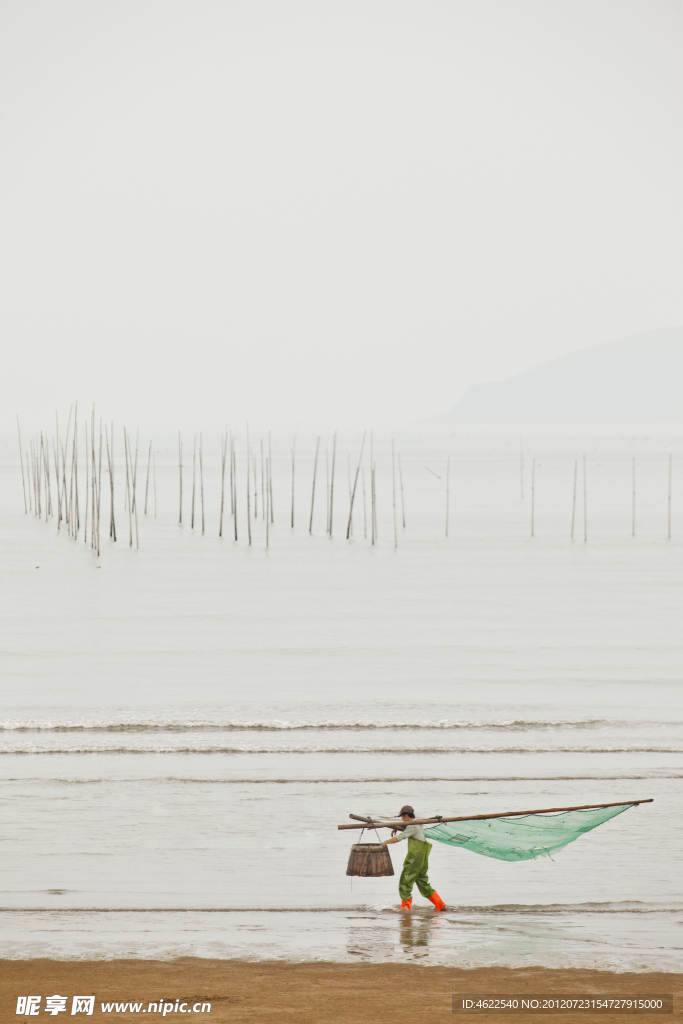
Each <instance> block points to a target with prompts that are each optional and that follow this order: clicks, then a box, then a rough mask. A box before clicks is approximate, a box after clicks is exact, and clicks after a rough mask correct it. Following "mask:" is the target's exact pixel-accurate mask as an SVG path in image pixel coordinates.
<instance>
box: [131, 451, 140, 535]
mask: <svg viewBox="0 0 683 1024" xmlns="http://www.w3.org/2000/svg"><path fill="white" fill-rule="evenodd" d="M129 446H130V442H129ZM137 468H138V439H137V436H136V438H135V472H134V473H133V509H134V511H135V547H136V548H139V547H140V534H139V532H138V503H137V501H136V496H135V488H136V486H137Z"/></svg>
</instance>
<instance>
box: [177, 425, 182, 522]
mask: <svg viewBox="0 0 683 1024" xmlns="http://www.w3.org/2000/svg"><path fill="white" fill-rule="evenodd" d="M178 473H179V474H180V505H179V512H178V522H179V523H180V524H182V521H183V442H182V438H181V437H180V431H178Z"/></svg>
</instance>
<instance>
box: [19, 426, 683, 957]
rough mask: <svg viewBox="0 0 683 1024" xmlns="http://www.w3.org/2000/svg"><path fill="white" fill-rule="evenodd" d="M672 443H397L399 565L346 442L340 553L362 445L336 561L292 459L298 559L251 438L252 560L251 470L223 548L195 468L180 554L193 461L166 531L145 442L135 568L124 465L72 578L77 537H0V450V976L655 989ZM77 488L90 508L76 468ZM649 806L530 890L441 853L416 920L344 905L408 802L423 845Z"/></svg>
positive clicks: (323, 486)
mask: <svg viewBox="0 0 683 1024" xmlns="http://www.w3.org/2000/svg"><path fill="white" fill-rule="evenodd" d="M682 442H683V438H681V437H680V436H677V437H671V436H668V435H666V434H663V433H654V434H653V433H650V434H646V433H644V432H642V431H641V432H640V433H634V432H630V433H629V432H627V431H621V432H620V431H612V432H610V433H609V434H608V433H605V434H603V435H601V436H599V437H598V436H592V435H588V434H583V435H570V434H556V435H554V436H548V435H546V436H541V435H534V434H531V433H529V434H528V436H525V437H524V438H522V439H521V448H520V438H519V436H518V435H514V436H513V435H510V436H494V435H491V434H486V433H474V432H470V433H469V434H466V435H460V434H458V435H457V436H455V435H453V434H452V433H451V432H450V431H446V430H444V431H441V432H438V433H435V432H430V433H426V432H425V433H424V434H422V435H420V434H418V433H416V434H414V435H411V436H407V435H402V436H398V437H397V439H396V449H397V452H400V455H401V465H400V472H399V467H398V461H397V462H396V493H397V499H396V508H397V511H396V523H397V525H396V534H397V540H398V546H397V547H395V541H394V513H393V487H392V462H391V449H390V439H388V438H386V437H382V438H381V439H377V438H375V439H373V454H374V458H375V461H376V480H377V497H376V507H377V520H378V543H377V544H375V545H374V546H373V545H372V544H371V536H370V534H371V501H370V462H369V443H368V441H367V440H366V447H365V451H364V455H363V470H364V472H361V473H360V474H359V477H358V485H357V490H356V498H355V504H354V516H353V533H352V537H351V539H350V541H347V540H346V536H345V535H346V528H347V523H348V515H349V480H350V481H351V486H352V485H353V479H354V477H355V471H356V463H357V460H358V453H359V448H360V437H358V438H356V437H350V438H344V437H340V438H339V439H338V447H337V453H336V476H335V498H334V520H333V537H332V539H329V538H328V537H327V536H326V519H327V504H328V500H329V499H328V493H327V480H328V479H329V470H327V471H326V460H325V453H326V449H327V465H328V466H329V464H330V460H331V439H330V438H323V439H322V441H321V448H320V455H319V462H318V477H317V489H316V499H315V506H314V511H313V527H312V533H309V522H310V513H311V489H312V471H313V461H314V452H315V438H304V437H301V438H298V439H297V455H296V474H295V480H296V491H295V527H294V529H292V528H291V525H290V517H291V462H290V456H289V447H290V446H291V441H287V440H284V439H278V440H277V442H276V443H273V445H272V448H273V464H274V478H273V498H274V509H273V513H274V522H273V524H272V526H271V528H270V530H269V548H268V550H266V546H265V523H264V520H263V509H262V501H261V498H262V495H261V489H262V484H261V479H262V478H261V466H260V447H259V443H258V441H257V443H256V444H255V445H254V453H255V463H254V468H255V473H254V471H253V469H252V473H251V483H250V488H251V490H252V492H253V486H254V477H256V488H257V505H256V508H257V518H256V519H253V520H252V524H251V525H252V544H251V546H249V543H248V535H247V522H246V459H245V438H244V437H239V438H238V439H237V472H238V480H237V487H238V490H237V500H238V541H237V542H235V541H234V539H232V530H233V521H232V519H231V518H230V515H229V512H230V504H229V503H230V496H229V489H228V488H226V508H227V511H226V513H224V515H225V521H224V532H225V533H226V534H227V536H224V537H223V538H219V537H218V511H219V506H220V456H219V446H220V442H219V439H218V438H207V439H205V441H204V446H205V447H204V453H203V463H204V501H205V533H204V535H202V532H201V508H200V498H199V492H198V487H199V478H198V473H199V468H198V467H197V492H196V495H195V528H194V530H193V529H192V528H191V525H190V515H191V492H192V453H191V439H190V438H186V439H185V457H184V461H185V470H184V508H183V519H184V522H183V525H182V526H180V525H179V524H178V468H177V456H176V453H175V451H174V449H173V446H172V444H168V445H164V444H155V452H156V516H154V514H153V512H154V503H153V501H152V500H151V497H148V514H147V515H145V514H144V510H143V501H144V487H143V485H144V483H145V482H146V460H145V458H144V457H143V455H140V460H139V462H140V464H139V468H138V482H137V489H138V528H139V548H137V547H136V543H135V525H134V523H133V546H132V547H131V546H129V522H128V513H127V511H125V510H124V487H123V483H125V468H124V467H123V464H122V463H121V462H120V461H118V463H117V474H116V488H117V493H116V518H117V527H118V538H119V539H118V542H117V543H116V544H115V545H114V544H113V543H112V542H111V541H110V539H109V537H108V521H109V504H108V497H107V488H108V486H109V482H108V479H105V483H104V486H103V500H102V507H101V516H102V521H103V529H102V549H101V555H100V557H99V559H98V558H97V557H96V556H95V555H94V554H93V552H92V550H91V548H90V545H89V537H88V542H87V543H84V541H83V533H82V532H81V534H80V535H79V539H78V540H77V541H74V540H72V539H70V538H69V537H68V535H67V533H66V531H65V530H64V528H62V529H61V530H60V531H59V533H58V531H57V526H56V520H55V519H52V520H49V521H48V523H46V522H45V521H44V520H38V519H37V518H36V517H35V516H34V515H33V514H32V513H29V514H28V515H25V514H24V506H23V497H22V484H21V475H20V472H19V466H18V456H17V455H16V454H15V452H14V450H13V448H12V447H11V444H10V442H9V441H8V442H7V443H6V444H5V445H4V446H3V448H2V466H1V467H0V482H1V485H2V491H1V494H0V510H1V517H2V518H1V524H0V551H1V564H2V572H1V573H0V616H1V624H2V630H1V658H2V661H1V665H2V708H1V709H0V778H1V780H2V781H1V786H0V814H1V816H2V819H1V827H0V841H1V842H2V848H1V849H2V865H3V871H2V880H1V881H0V888H1V889H2V893H1V894H0V906H1V908H2V909H1V910H0V920H1V928H2V930H1V932H0V956H9V957H33V956H63V957H74V956H77V957H89V956H98V957H110V956H123V955H128V956H140V957H159V956H175V955H199V956H216V957H225V956H241V957H249V958H273V957H275V958H287V957H291V958H297V959H338V960H346V961H349V960H359V959H368V960H421V961H424V962H427V963H453V964H459V965H476V964H493V963H501V964H511V965H523V964H547V965H590V966H605V967H617V968H619V969H627V968H635V969H643V968H645V969H655V968H668V969H679V970H680V969H681V966H682V964H683V957H682V956H681V952H682V947H683V882H682V881H681V879H682V878H683V871H682V870H681V867H682V865H681V848H682V847H683V826H682V825H681V818H680V807H681V796H682V795H683V736H682V734H681V724H682V722H683V708H682V704H681V675H682V666H683V658H682V653H683V652H682V646H683V633H682V631H681V622H683V443H682ZM147 443H148V441H147V440H143V441H142V442H141V447H142V448H144V449H145V450H146V445H147ZM119 447H121V445H120V444H119ZM188 450H189V455H188ZM264 450H265V451H266V452H267V444H266V446H265V449H264ZM584 454H585V458H586V471H585V478H586V488H585V493H586V500H585V506H584V470H583V457H584ZM634 454H635V481H636V488H635V489H636V501H635V537H634V536H633V522H634V518H633V480H634V464H633V457H634ZM670 454H671V502H670V503H669V479H670V476H669V455H670ZM449 458H450V465H449V463H448V459H449ZM575 470H576V477H577V487H576V499H574V473H575ZM80 476H81V488H82V490H83V492H84V490H85V488H84V483H83V481H84V476H85V460H84V459H83V461H82V465H81V468H80ZM532 477H533V505H534V507H533V528H534V536H533V537H532V536H531V523H532ZM141 481H142V483H141ZM447 481H448V495H447V493H446V491H447ZM153 482H154V481H153V480H152V482H151V483H150V495H151V496H153V492H154V488H153ZM401 482H402V483H403V501H401ZM363 484H364V486H365V501H363ZM52 485H53V487H54V479H53V482H52ZM141 493H142V495H143V496H142V497H140V494H141ZM447 498H448V511H447V507H446V506H447ZM53 500H54V495H53ZM81 502H83V495H82V497H81ZM250 507H251V512H252V516H253V513H254V496H253V493H251V495H250ZM404 513H405V521H406V525H405V528H404V527H403V515H404ZM81 515H82V518H83V510H82V512H81ZM447 515H448V537H446V517H447ZM572 518H573V519H574V539H573V540H572V539H571V536H570V535H571V526H572ZM669 525H671V538H670V539H669V537H668V533H669ZM584 536H587V540H584ZM646 797H654V799H655V802H654V803H653V804H648V805H645V806H643V807H640V808H637V809H634V810H631V811H628V812H627V813H625V814H623V815H620V816H619V817H617V818H615V819H614V820H612V821H611V822H609V823H607V824H606V825H604V826H602V827H601V828H599V829H597V830H596V831H594V832H592V833H590V834H589V835H587V836H585V837H583V838H582V839H580V840H579V841H577V842H576V843H574V844H572V845H571V846H569V847H567V848H566V849H565V850H564V851H562V852H561V853H559V854H557V855H556V856H555V858H554V859H553V860H550V859H543V860H538V861H535V862H530V863H522V864H507V863H501V862H497V861H493V860H490V859H487V858H483V857H478V856H476V855H474V854H472V853H469V852H467V851H462V850H450V849H447V848H446V847H444V846H440V845H439V844H434V848H433V851H432V855H431V866H430V879H431V881H432V884H433V885H435V887H436V888H437V890H438V892H439V893H440V894H441V896H442V897H443V898H444V899H445V900H446V902H447V904H448V907H449V909H448V911H447V912H445V913H444V914H442V915H440V916H438V917H435V915H434V914H433V912H432V909H431V905H430V904H428V903H427V902H426V901H424V900H422V899H421V898H419V897H417V899H416V906H417V910H416V911H415V913H414V914H413V915H412V916H408V917H407V916H406V915H400V914H398V913H396V907H397V905H398V898H397V890H396V882H397V878H381V879H357V878H355V879H351V878H348V877H347V876H346V874H345V869H346V861H347V858H348V851H349V845H350V843H351V841H352V839H353V838H354V837H355V836H356V834H355V833H349V832H338V831H337V824H341V823H343V822H346V821H348V820H349V819H348V815H349V813H357V814H365V813H370V814H393V813H395V812H397V811H398V810H399V808H400V806H401V805H402V804H403V803H406V802H409V803H412V804H413V805H414V806H415V808H416V810H417V812H418V814H420V815H423V814H424V815H429V814H433V813H438V814H443V815H448V814H468V813H472V814H481V813H485V812H487V811H490V812H492V813H493V812H502V811H513V810H522V809H531V808H536V807H539V808H542V807H548V806H565V805H572V804H584V803H596V802H601V801H605V802H608V801H616V800H628V799H640V798H646ZM365 838H373V837H370V836H367V835H366V836H365ZM402 853H403V851H402V848H401V847H395V848H393V849H392V856H393V861H394V867H395V870H396V875H398V873H399V871H400V863H401V860H402Z"/></svg>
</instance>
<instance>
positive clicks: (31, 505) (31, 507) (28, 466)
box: [26, 452, 33, 512]
mask: <svg viewBox="0 0 683 1024" xmlns="http://www.w3.org/2000/svg"><path fill="white" fill-rule="evenodd" d="M26 476H27V478H28V509H29V512H32V511H33V497H32V495H31V467H30V465H29V460H28V452H26Z"/></svg>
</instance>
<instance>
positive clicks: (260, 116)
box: [0, 0, 683, 430]
mask: <svg viewBox="0 0 683 1024" xmlns="http://www.w3.org/2000/svg"><path fill="white" fill-rule="evenodd" d="M682 84H683V3H681V0H578V2H577V0H563V2H557V0H466V2H461V0H445V2H440V0H437V2H434V0H419V2H416V0H410V2H401V0H391V2H377V0H374V2H373V0H369V2H368V0H363V2H357V0H351V2H349V0H344V2H341V0H337V2H334V3H332V2H326V0H312V2H300V0H277V2H275V0H273V2H262V0H241V2H230V0H219V2H214V0H199V2H198V0H193V2H190V0H187V2H177V0H163V2H157V0H144V2H140V0H135V2H126V0H116V2H113V0H97V2H94V3H93V2H92V0H87V2H70V0H59V2H57V3H55V2H54V0H30V2H26V0H4V2H2V4H1V5H0V115H1V117H2V121H1V126H0V160H1V166H2V189H1V190H0V211H1V212H0V218H1V219H0V233H1V236H2V243H1V244H2V303H1V305H0V318H1V319H0V328H1V331H2V346H3V373H2V374H1V375H0V380H1V382H2V383H1V384H0V402H1V406H2V424H0V426H1V427H2V428H3V429H5V428H8V427H10V426H11V420H12V418H13V416H14V413H15V412H16V411H18V412H20V413H21V414H22V416H25V417H26V418H27V419H28V420H30V418H31V417H37V416H39V414H42V415H43V417H44V418H48V417H50V416H51V415H52V410H53V409H54V407H55V406H56V405H57V404H58V405H60V407H64V406H67V407H68V404H69V403H70V401H71V400H72V399H74V398H78V399H79V400H80V401H81V402H82V403H83V404H89V403H90V402H92V401H93V400H94V401H95V402H96V403H97V405H98V408H99V409H101V410H102V412H103V413H104V414H105V415H107V416H114V417H115V418H118V419H119V420H121V419H122V418H125V419H127V421H128V422H129V423H130V424H133V423H135V422H139V423H141V424H150V425H151V424H154V423H158V424H159V425H162V426H171V425H175V424H176V423H177V424H178V425H182V426H183V427H185V426H190V427H196V428H198V427H199V426H204V427H205V428H206V429H210V428H212V427H213V426H215V425H219V424H222V423H224V422H225V421H226V420H227V421H228V422H230V423H233V424H234V423H237V422H241V421H243V420H244V419H246V418H247V417H249V418H251V419H252V420H253V421H257V422H259V423H270V424H272V425H273V426H278V425H284V424H290V423H297V424H300V425H311V426H313V427H316V426H317V427H319V428H320V429H321V430H322V429H328V427H330V426H333V425H334V424H338V425H340V426H343V425H346V424H352V423H356V424H368V425H373V424H374V425H375V426H380V425H382V424H385V423H396V424H402V423H406V422H408V421H410V420H412V419H414V418H418V417H422V416H429V415H431V414H433V413H437V412H441V411H443V410H445V409H448V408H450V407H451V406H452V405H453V404H454V402H455V401H456V400H457V399H458V398H459V397H460V395H461V394H462V392H463V390H464V389H465V388H466V387H467V386H468V385H469V384H470V383H473V382H476V381H483V380H492V379H499V378H502V377H505V376H507V375H509V374H511V373H515V372H517V371H519V370H521V369H524V368H525V367H527V366H530V365H532V364H534V363H535V362H537V361H539V360H542V359H546V358H551V357H553V356H555V355H558V354H561V353H563V352H566V351H569V350H572V349H575V348H581V347H583V346H586V345H591V344H594V343H597V342H601V341H607V340H610V339H613V338H618V337H620V336H622V335H627V334H631V333H634V332H636V331H639V330H647V329H650V328H655V327H662V326H668V325H673V324H677V323H683V288H682V287H681V282H682V280H683V265H682V264H683V260H682V239H683V217H682V212H683V189H682V188H681V182H682V181H683V159H682V157H683V136H682V129H681V123H682V122H681V111H682V102H681V101H682V99H683V95H682V94H683V89H682Z"/></svg>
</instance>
